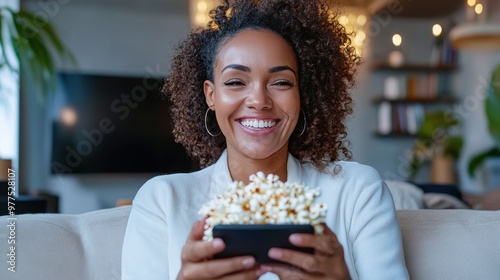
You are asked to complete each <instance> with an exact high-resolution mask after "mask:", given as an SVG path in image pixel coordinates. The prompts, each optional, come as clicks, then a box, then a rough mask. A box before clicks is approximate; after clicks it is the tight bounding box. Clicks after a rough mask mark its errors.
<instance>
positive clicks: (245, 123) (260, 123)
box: [241, 120, 276, 128]
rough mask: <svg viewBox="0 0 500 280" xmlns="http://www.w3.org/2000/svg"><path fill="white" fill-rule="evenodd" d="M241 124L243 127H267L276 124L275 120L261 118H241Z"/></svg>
mask: <svg viewBox="0 0 500 280" xmlns="http://www.w3.org/2000/svg"><path fill="white" fill-rule="evenodd" d="M241 124H242V125H243V126H245V127H251V128H269V127H273V126H275V125H276V122H275V121H262V120H260V121H259V120H243V121H241Z"/></svg>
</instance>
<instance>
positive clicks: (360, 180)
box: [302, 161, 382, 185]
mask: <svg viewBox="0 0 500 280" xmlns="http://www.w3.org/2000/svg"><path fill="white" fill-rule="evenodd" d="M302 170H303V172H304V175H305V176H306V177H316V176H319V177H321V178H323V179H328V180H333V181H336V182H338V183H340V182H343V183H348V184H349V185H353V184H354V185H367V184H373V183H380V182H382V178H381V177H380V174H379V172H378V171H377V170H376V169H375V168H373V167H371V166H369V165H365V164H361V163H358V162H353V161H336V162H330V163H327V165H326V167H325V169H324V170H323V171H320V170H318V169H317V168H316V167H315V166H314V165H312V164H310V163H306V164H303V165H302Z"/></svg>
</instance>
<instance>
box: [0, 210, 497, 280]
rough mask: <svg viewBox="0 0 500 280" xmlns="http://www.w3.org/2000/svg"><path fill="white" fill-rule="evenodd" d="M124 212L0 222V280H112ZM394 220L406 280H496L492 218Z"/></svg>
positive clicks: (473, 214)
mask: <svg viewBox="0 0 500 280" xmlns="http://www.w3.org/2000/svg"><path fill="white" fill-rule="evenodd" d="M130 210H131V206H121V207H115V208H109V209H103V210H98V211H93V212H89V213H84V214H76V215H68V214H24V215H19V216H17V217H10V216H1V217H0V229H1V230H0V233H1V234H0V251H1V252H2V255H3V257H2V258H3V259H4V261H2V262H1V263H2V265H1V267H0V279H6V280H7V279H12V280H29V279H37V280H38V279H41V280H45V279H47V280H59V279H60V280H78V279H82V280H83V279H85V280H87V279H89V280H118V279H120V278H121V277H120V256H121V248H122V241H123V236H124V232H125V227H126V224H127V218H128V216H129V213H130ZM397 215H398V219H399V223H400V225H401V232H402V236H403V245H404V251H405V259H406V265H407V267H408V271H409V274H410V277H411V279H415V280H418V279H422V280H432V279H439V280H441V279H482V280H488V279H496V280H498V279H500V211H480V210H398V213H397ZM13 218H14V219H13ZM12 240H15V244H14V243H12ZM9 242H10V243H12V244H9ZM10 246H15V250H11V249H12V248H10ZM5 260H7V261H5ZM14 265H15V267H14V269H12V267H13V266H14ZM12 270H15V272H13V271H12Z"/></svg>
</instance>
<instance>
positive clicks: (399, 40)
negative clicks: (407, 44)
mask: <svg viewBox="0 0 500 280" xmlns="http://www.w3.org/2000/svg"><path fill="white" fill-rule="evenodd" d="M392 43H393V44H394V46H396V47H399V46H401V43H403V37H401V35H399V34H394V35H393V36H392Z"/></svg>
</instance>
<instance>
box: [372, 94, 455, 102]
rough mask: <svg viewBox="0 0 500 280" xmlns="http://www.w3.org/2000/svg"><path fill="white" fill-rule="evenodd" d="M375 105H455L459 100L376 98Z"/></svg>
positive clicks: (442, 98) (443, 98) (444, 97)
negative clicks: (387, 103)
mask: <svg viewBox="0 0 500 280" xmlns="http://www.w3.org/2000/svg"><path fill="white" fill-rule="evenodd" d="M372 102H373V103H376V104H379V103H382V102H390V103H399V104H415V103H420V104H438V103H440V104H453V103H456V102H457V100H456V99H455V98H453V97H449V96H441V97H436V98H398V99H388V98H385V97H382V96H380V97H376V98H374V99H373V100H372Z"/></svg>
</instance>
